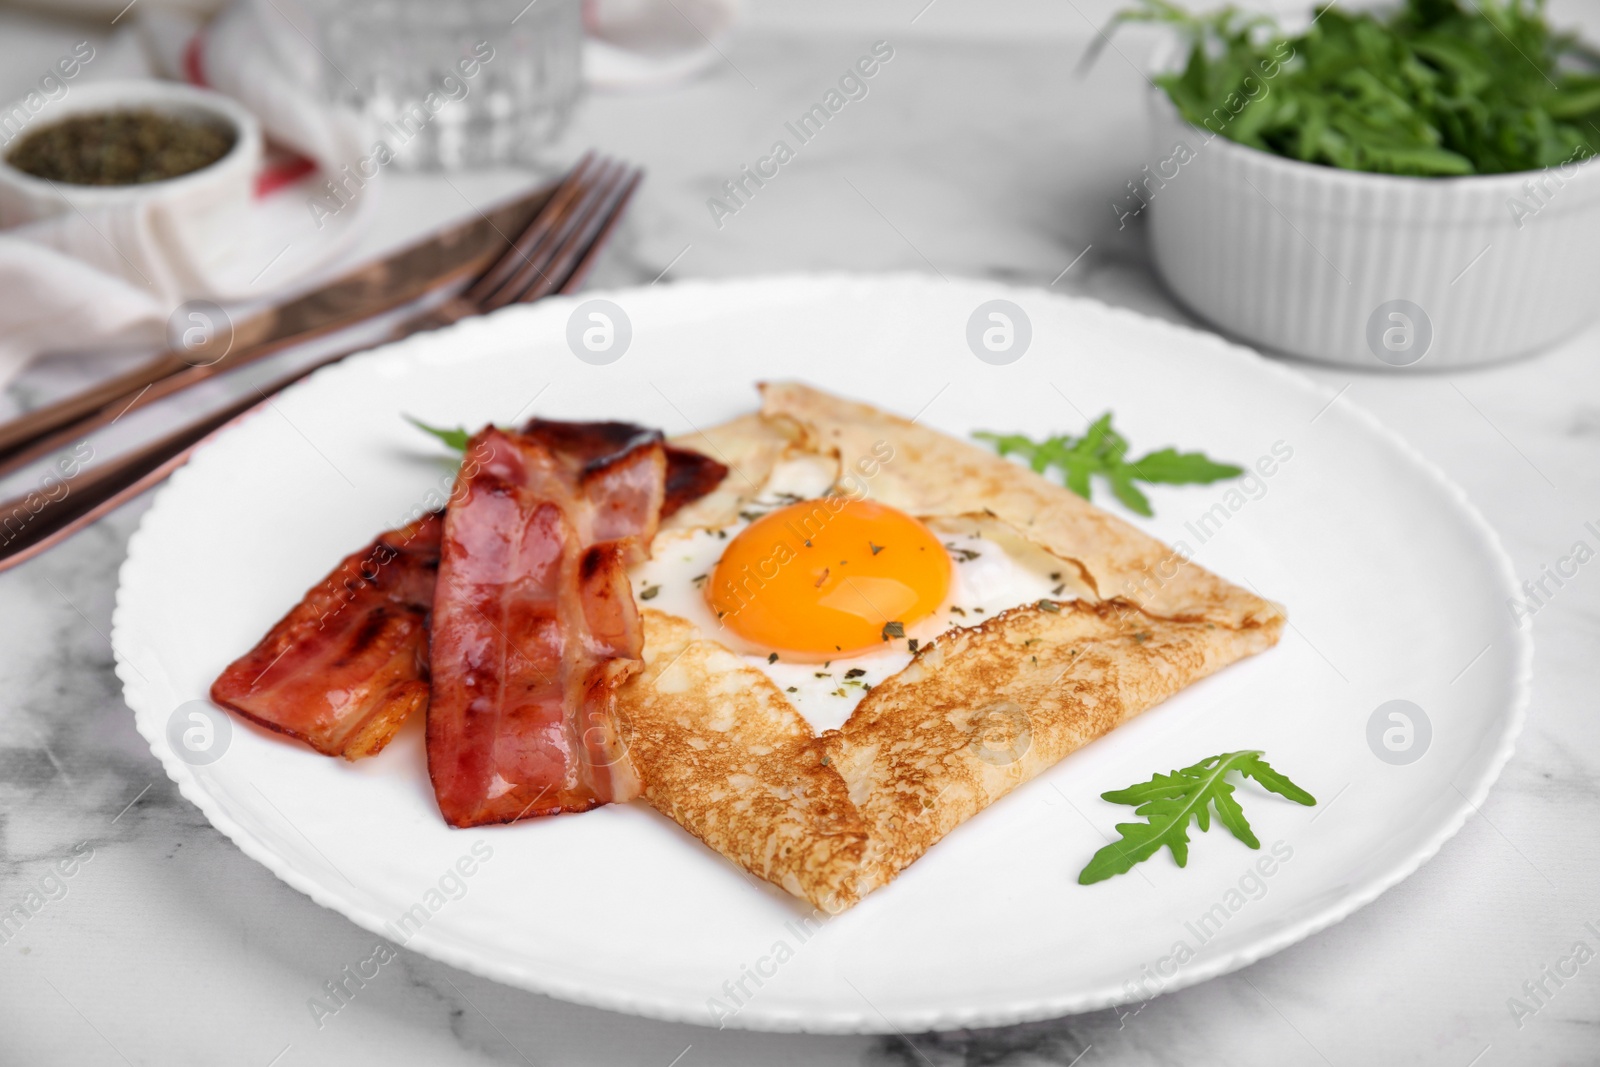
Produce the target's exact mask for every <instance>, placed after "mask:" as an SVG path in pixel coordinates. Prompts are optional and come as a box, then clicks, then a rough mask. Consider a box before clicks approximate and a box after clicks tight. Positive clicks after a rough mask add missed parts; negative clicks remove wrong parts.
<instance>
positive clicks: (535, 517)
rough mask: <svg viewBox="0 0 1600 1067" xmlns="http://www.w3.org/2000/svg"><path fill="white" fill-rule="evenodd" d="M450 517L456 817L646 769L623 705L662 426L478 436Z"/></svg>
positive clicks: (547, 800)
mask: <svg viewBox="0 0 1600 1067" xmlns="http://www.w3.org/2000/svg"><path fill="white" fill-rule="evenodd" d="M468 454H469V456H471V457H473V459H472V460H469V462H468V464H464V465H463V467H462V471H461V475H460V477H459V479H458V482H457V485H456V490H455V493H454V496H453V500H454V503H452V505H451V507H450V509H449V512H448V514H447V516H446V519H445V530H444V539H443V544H442V554H441V560H440V568H439V585H438V590H437V593H436V595H435V603H434V612H435V616H434V631H433V639H432V658H433V662H434V664H435V665H436V668H435V672H434V680H433V700H432V703H431V704H430V706H429V710H428V772H429V775H430V776H431V778H432V779H433V785H434V793H435V795H436V797H437V798H438V801H439V810H440V812H441V813H442V814H443V815H444V817H445V821H446V822H449V823H450V824H451V825H453V826H477V825H482V824H485V823H496V822H511V821H514V820H516V819H520V818H523V817H525V816H529V815H549V814H555V813H558V812H563V811H585V810H587V809H589V808H592V807H595V806H597V805H600V804H604V803H608V802H611V801H624V800H629V799H632V798H633V797H634V796H637V795H638V793H639V780H638V776H637V774H636V773H635V772H634V768H633V764H632V762H631V761H630V760H629V759H628V756H627V750H626V745H625V744H624V743H623V740H622V738H621V736H620V733H619V730H618V722H617V716H616V713H615V691H616V688H617V687H618V686H619V685H621V684H622V683H623V682H624V681H626V680H627V679H628V678H629V677H630V676H631V675H632V674H633V673H634V672H636V671H637V670H638V669H639V667H640V665H641V657H642V654H643V648H644V633H643V629H642V627H641V625H640V622H639V616H638V610H637V608H636V606H635V605H634V602H633V594H632V590H631V588H630V587H629V585H628V578H627V567H628V565H629V564H630V563H633V562H636V561H638V560H641V559H643V558H645V557H646V556H647V555H648V546H649V542H650V539H651V538H652V537H654V536H655V532H656V526H657V524H658V523H659V521H660V516H661V509H662V505H663V503H664V501H665V495H666V478H667V454H666V448H665V446H664V445H663V443H662V441H661V437H660V435H659V434H655V433H651V432H645V431H640V430H639V429H638V428H637V427H631V426H625V425H623V424H606V423H601V424H589V425H587V426H586V425H585V424H573V423H550V422H536V423H534V424H530V425H529V426H528V427H527V428H526V432H525V433H523V434H520V435H508V434H506V433H504V432H502V431H500V430H496V429H493V428H489V429H486V430H484V431H483V432H482V433H480V434H478V435H477V436H476V437H475V438H473V441H472V444H471V445H470V446H469V451H468Z"/></svg>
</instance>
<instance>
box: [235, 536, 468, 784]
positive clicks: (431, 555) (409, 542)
mask: <svg viewBox="0 0 1600 1067" xmlns="http://www.w3.org/2000/svg"><path fill="white" fill-rule="evenodd" d="M443 526H444V520H443V514H442V513H441V512H433V513H431V514H429V515H426V516H424V517H423V518H421V519H419V520H417V521H416V522H414V523H412V524H411V525H409V526H406V527H403V528H401V529H399V530H391V531H389V532H388V533H385V534H382V535H380V536H379V537H378V538H377V539H376V540H375V541H373V542H372V543H371V544H370V545H368V546H366V547H365V548H363V549H362V550H361V551H359V552H356V553H353V554H352V555H350V556H347V557H345V559H344V561H343V562H341V563H340V564H339V566H337V567H336V568H334V570H333V572H332V573H331V574H329V575H328V576H327V577H326V578H325V579H323V580H322V581H321V582H319V583H318V584H317V585H315V586H313V587H312V588H311V590H310V591H309V592H307V593H306V595H305V597H304V598H303V599H302V600H301V601H300V603H298V604H296V605H295V606H294V608H293V609H291V610H290V612H289V614H287V615H285V616H284V617H283V619H282V620H281V621H279V623H278V624H277V625H276V626H274V627H273V628H272V629H271V630H270V631H269V632H268V633H267V636H266V637H264V638H262V639H261V642H260V643H259V644H257V645H256V647H255V648H253V649H251V650H250V651H249V652H247V653H245V655H244V656H242V657H241V658H239V659H237V660H235V661H234V662H233V663H232V664H230V665H229V666H228V668H227V669H226V670H224V671H223V672H222V674H221V676H219V677H218V678H217V680H216V682H215V683H213V684H212V686H211V699H212V700H214V701H216V702H217V703H218V704H220V705H222V706H223V707H226V708H231V709H233V710H234V711H236V712H238V713H239V714H241V715H243V716H245V717H246V718H247V719H250V720H252V721H254V722H257V723H259V724H261V725H262V726H265V727H267V728H268V729H269V730H276V731H278V732H279V733H284V734H288V735H289V736H291V737H296V738H299V739H300V740H302V741H304V742H305V743H306V744H308V745H310V746H311V747H312V748H314V749H316V750H317V751H318V752H321V753H324V754H326V755H329V756H343V757H345V758H346V759H351V760H353V759H359V758H360V757H362V756H371V755H374V754H376V753H377V752H379V751H381V750H382V749H383V746H384V745H386V744H388V743H389V739H390V738H392V737H393V736H394V734H395V731H397V730H398V729H399V728H400V724H401V723H402V722H404V721H405V718H406V716H407V715H409V714H411V713H412V712H413V711H416V710H418V709H420V708H424V707H426V706H427V703H428V681H427V679H428V616H429V613H430V612H431V610H432V607H433V589H434V576H435V573H436V572H437V569H438V566H439V537H440V534H441V531H442V529H443Z"/></svg>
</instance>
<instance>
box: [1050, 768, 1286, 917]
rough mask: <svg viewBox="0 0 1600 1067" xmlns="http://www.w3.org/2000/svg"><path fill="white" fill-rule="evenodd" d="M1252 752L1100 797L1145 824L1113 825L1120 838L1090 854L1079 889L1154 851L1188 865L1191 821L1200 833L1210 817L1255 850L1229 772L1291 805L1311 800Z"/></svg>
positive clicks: (1130, 866) (1129, 866)
mask: <svg viewBox="0 0 1600 1067" xmlns="http://www.w3.org/2000/svg"><path fill="white" fill-rule="evenodd" d="M1262 756H1263V753H1261V752H1260V751H1258V750H1245V751H1241V752H1224V753H1222V754H1221V755H1220V756H1210V757H1207V758H1206V759H1203V760H1201V761H1200V762H1199V763H1196V764H1195V765H1194V766H1192V767H1185V768H1184V769H1183V770H1181V771H1173V772H1172V773H1171V774H1157V775H1155V776H1154V777H1152V778H1151V779H1150V780H1149V781H1148V782H1140V783H1138V784H1137V785H1130V786H1128V787H1127V788H1126V789H1113V790H1112V791H1111V792H1109V793H1101V794H1100V796H1101V797H1102V798H1103V799H1105V800H1109V801H1111V802H1112V803H1113V804H1131V805H1133V806H1134V814H1135V815H1139V816H1142V817H1143V818H1144V819H1145V821H1144V822H1142V823H1140V822H1125V823H1118V824H1117V832H1118V833H1120V834H1121V835H1122V840H1120V841H1114V842H1112V843H1111V844H1109V845H1107V846H1106V847H1105V848H1102V849H1101V850H1100V851H1099V852H1096V853H1095V854H1094V858H1093V859H1091V860H1090V861H1089V864H1088V866H1086V867H1084V869H1083V870H1082V871H1080V872H1079V874H1078V884H1079V885H1093V884H1094V883H1095V882H1103V881H1105V880H1106V879H1107V878H1110V877H1112V876H1114V875H1118V874H1126V873H1127V872H1128V871H1131V870H1132V869H1133V865H1134V864H1135V863H1142V862H1143V861H1145V860H1147V859H1149V858H1150V857H1152V856H1154V855H1155V854H1156V853H1157V852H1160V851H1161V849H1162V847H1163V846H1165V847H1166V848H1168V849H1169V850H1171V852H1172V858H1173V860H1174V861H1175V862H1176V863H1177V864H1178V866H1179V867H1184V866H1187V865H1188V862H1189V823H1190V821H1191V820H1193V821H1194V822H1195V823H1197V824H1198V825H1199V827H1200V831H1201V832H1202V833H1204V832H1206V831H1207V830H1209V829H1211V814H1212V812H1213V811H1215V813H1216V818H1217V822H1219V823H1221V824H1222V825H1223V826H1225V827H1227V828H1228V830H1229V832H1230V833H1232V834H1233V836H1234V837H1236V838H1238V839H1239V840H1240V841H1243V842H1244V843H1245V844H1246V845H1249V846H1250V847H1251V848H1260V847H1261V842H1260V841H1258V840H1256V835H1255V833H1254V832H1253V831H1252V830H1251V829H1250V823H1249V821H1248V820H1246V819H1245V817H1244V809H1243V808H1241V807H1240V806H1239V801H1238V800H1237V799H1236V798H1235V797H1234V795H1233V790H1234V786H1233V783H1231V782H1229V781H1228V780H1227V777H1228V773H1229V772H1230V771H1238V772H1239V774H1240V775H1241V776H1243V777H1245V778H1254V779H1255V780H1256V781H1257V782H1258V783H1260V785H1261V786H1262V787H1263V788H1265V789H1267V790H1269V791H1271V792H1273V793H1277V794H1278V795H1279V796H1282V797H1286V798H1288V799H1289V800H1292V801H1294V802H1295V803H1296V804H1304V805H1306V806H1307V807H1315V806H1316V803H1317V801H1316V798H1315V797H1313V796H1312V795H1311V794H1310V793H1307V792H1306V791H1305V790H1304V789H1301V788H1300V787H1299V786H1297V785H1295V784H1294V783H1293V782H1291V781H1290V780H1289V779H1288V777H1287V776H1285V775H1283V774H1280V773H1279V772H1278V771H1275V770H1273V768H1272V767H1271V766H1270V765H1269V764H1268V763H1267V761H1266V760H1265V759H1263V758H1262Z"/></svg>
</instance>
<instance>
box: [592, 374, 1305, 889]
mask: <svg viewBox="0 0 1600 1067" xmlns="http://www.w3.org/2000/svg"><path fill="white" fill-rule="evenodd" d="M761 391H762V406H761V410H760V413H759V414H758V415H747V416H743V417H741V418H738V419H735V420H733V421H731V422H729V423H725V424H723V425H722V426H718V427H712V428H709V429H706V430H704V431H699V432H697V433H695V434H693V435H691V436H687V437H685V438H683V439H682V440H681V441H680V442H679V443H680V444H682V445H684V446H685V447H689V448H694V449H697V450H699V451H701V452H704V453H706V454H707V455H710V456H713V457H715V458H716V459H718V460H720V461H721V462H722V463H724V464H725V465H726V466H727V467H728V468H729V473H728V475H727V477H726V478H725V479H724V480H723V482H722V483H721V484H720V485H719V486H718V487H717V489H716V490H714V491H713V492H712V493H710V494H709V495H707V496H705V497H703V498H702V499H701V500H699V501H698V502H697V503H695V504H694V505H691V506H690V507H687V508H685V509H683V511H681V512H680V513H678V514H677V515H675V516H673V519H672V520H671V521H670V522H669V523H666V524H664V525H667V526H678V527H695V526H698V527H718V526H722V525H726V524H728V523H730V522H732V521H733V520H734V519H735V518H736V517H737V515H738V512H739V511H740V509H741V508H742V507H743V506H744V505H745V504H746V503H747V502H748V501H750V500H753V499H755V498H756V497H758V496H760V495H761V493H762V489H763V486H764V485H765V483H766V480H767V478H768V476H769V475H770V474H771V472H772V470H773V468H774V467H775V466H776V465H777V464H778V463H779V462H780V461H781V460H783V459H784V458H786V457H790V456H793V455H796V454H805V453H809V454H812V455H815V456H821V457H824V458H827V459H830V460H832V461H834V462H836V463H837V464H838V467H839V478H838V482H837V484H838V485H839V487H840V488H841V490H842V491H848V492H850V493H851V494H852V495H856V496H864V497H866V498H868V499H872V500H877V501H880V502H882V503H885V504H888V505H891V506H893V507H896V508H899V509H900V510H902V511H905V512H907V513H909V514H911V515H915V516H917V517H918V518H921V519H925V520H932V519H958V518H976V519H982V520H985V521H989V522H998V523H1002V524H1004V525H1006V526H1009V527H1011V528H1012V529H1013V530H1015V531H1016V532H1017V533H1018V534H1019V535H1021V536H1022V537H1024V538H1026V539H1027V540H1028V541H1031V542H1032V543H1033V544H1035V545H1037V546H1039V547H1040V548H1042V549H1044V550H1045V551H1047V552H1049V553H1051V554H1052V555H1054V556H1056V557H1057V558H1059V559H1060V560H1061V561H1062V562H1063V564H1065V565H1066V567H1065V568H1064V573H1065V574H1067V575H1068V576H1069V577H1070V578H1071V581H1070V582H1069V584H1070V586H1071V587H1072V589H1073V592H1074V593H1075V594H1076V599H1070V600H1062V601H1045V602H1041V603H1039V604H1030V605H1025V606H1021V607H1017V608H1013V609H1011V610H1009V611H1006V612H1004V613H1002V614H1000V615H997V616H995V617H993V618H990V619H988V620H986V621H984V622H983V623H981V624H979V625H977V626H972V627H958V628H955V629H952V630H950V631H948V632H947V633H945V634H943V635H941V636H940V637H939V638H937V639H936V640H935V641H933V642H931V643H929V644H926V645H924V646H923V647H922V648H921V649H920V650H919V651H918V653H917V655H916V657H915V659H914V660H913V662H912V663H911V664H910V665H908V666H907V667H906V668H905V669H904V670H902V671H900V672H899V673H898V674H896V675H893V676H892V677H890V678H888V679H886V680H885V681H884V682H882V683H880V684H879V685H877V686H874V687H873V688H872V690H871V691H870V692H869V693H867V694H866V695H865V696H864V697H863V698H862V700H861V702H860V704H858V705H857V707H856V709H855V711H854V712H853V713H852V715H851V717H850V718H849V720H848V721H847V722H846V723H845V724H844V726H843V727H841V728H840V729H838V730H829V731H826V732H824V733H823V734H822V735H821V736H820V737H814V736H812V731H811V729H810V727H809V725H808V724H807V723H806V721H805V720H804V719H803V718H802V717H801V716H800V714H799V713H798V711H796V710H795V708H794V707H793V706H792V705H791V704H790V703H789V701H788V700H787V698H786V697H785V696H784V695H783V693H782V692H780V691H779V690H778V689H777V687H776V686H774V685H773V684H772V682H771V681H770V680H769V679H768V678H767V676H766V675H765V674H764V673H763V672H762V671H761V670H760V669H758V668H756V667H754V666H752V665H750V664H749V663H747V662H746V661H745V660H743V659H742V658H741V657H740V656H738V655H736V654H735V653H733V652H731V651H730V650H728V649H727V648H725V647H723V646H722V645H720V644H719V643H718V642H716V641H714V640H712V639H711V638H709V637H707V636H706V635H704V634H701V633H699V631H698V629H697V628H696V627H695V626H694V625H693V624H692V623H689V622H687V621H686V620H683V619H679V618H676V617H674V616H670V615H666V614H664V613H661V612H656V611H647V612H646V613H645V620H646V637H645V650H644V661H645V669H644V670H643V671H642V672H641V673H640V674H638V675H637V676H635V677H634V678H633V679H632V680H631V681H630V682H629V683H628V684H626V685H624V686H623V687H622V688H621V690H619V692H618V712H619V714H620V715H621V716H622V717H623V718H624V719H625V720H626V722H627V724H628V726H627V729H628V730H629V731H630V740H629V745H630V754H631V755H632V756H633V758H634V761H635V764H636V766H637V767H638V768H639V771H640V774H641V777H642V779H643V781H644V797H645V799H646V800H647V801H648V802H649V803H650V804H652V805H653V806H654V807H656V808H657V809H658V810H660V811H661V812H663V813H664V814H666V815H668V816H669V817H671V818H673V819H674V820H676V821H677V822H678V823H679V824H680V825H682V826H683V827H684V828H685V829H687V830H688V831H689V832H691V833H693V834H694V835H695V836H697V837H699V838H700V839H701V840H702V841H704V842H705V843H706V844H707V845H709V846H711V847H712V848H714V849H716V850H717V851H718V852H720V853H722V854H723V855H724V856H726V857H727V858H728V859H730V860H732V861H733V862H734V863H736V864H738V865H739V866H740V867H742V868H743V869H745V870H746V871H749V872H750V873H751V874H754V875H756V876H758V877H760V878H764V879H766V880H767V881H770V882H772V883H773V884H775V885H778V886H781V887H782V888H783V889H785V890H787V891H788V892H790V893H793V894H794V895H796V896H799V897H802V898H804V899H806V900H808V901H810V902H811V903H813V904H815V905H816V906H817V907H819V908H822V909H824V910H826V911H829V912H837V911H840V910H843V909H844V908H847V907H849V906H851V905H852V904H854V903H855V902H857V901H858V900H860V899H861V897H863V896H865V895H866V894H867V893H870V892H871V891H872V890H874V889H877V888H879V887H881V886H883V885H884V884H886V883H887V882H889V881H890V880H891V879H893V878H894V877H895V876H896V875H897V874H898V873H899V872H900V871H901V870H903V869H904V868H905V867H906V866H908V865H909V864H911V863H912V862H914V861H915V860H916V859H917V858H918V857H920V856H921V855H922V854H923V853H925V852H926V851H927V850H928V849H929V848H930V847H932V845H933V844H934V843H936V842H937V841H938V840H939V839H940V838H942V837H943V836H944V835H945V834H947V833H949V832H950V831H951V830H952V829H954V828H955V827H956V826H958V825H960V824H961V823H962V822H964V821H965V820H966V819H968V818H970V817H971V816H973V815H974V814H976V813H977V812H979V811H981V810H982V809H983V808H985V807H987V806H988V805H989V804H992V803H993V802H994V801H995V800H997V799H999V798H1000V797H1001V796H1003V795H1004V794H1006V793H1007V792H1009V791H1010V790H1012V789H1014V788H1016V787H1017V786H1018V785H1021V784H1022V783H1023V782H1026V781H1028V780H1030V779H1032V778H1034V777H1035V776H1037V775H1038V774H1040V773H1041V772H1043V771H1044V770H1046V769H1048V768H1049V767H1051V766H1053V765H1054V764H1055V763H1056V762H1057V761H1058V760H1060V759H1061V758H1062V757H1064V756H1066V755H1067V754H1069V753H1071V752H1073V751H1075V750H1076V749H1078V748H1081V747H1082V746H1083V745H1085V744H1087V743H1089V742H1090V741H1092V740H1094V739H1095V738H1097V737H1100V736H1101V735H1103V734H1105V733H1106V732H1107V731H1109V730H1112V729H1114V728H1115V727H1117V726H1118V725H1120V724H1122V723H1123V722H1126V721H1127V720H1128V719H1130V718H1132V717H1133V716H1135V715H1137V714H1139V713H1140V712H1142V711H1145V710H1147V709H1149V708H1151V707H1153V706H1155V705H1156V704H1158V703H1160V702H1161V701H1162V700H1165V699H1166V698H1167V697H1169V696H1171V695H1172V694H1173V693H1175V692H1177V691H1178V690H1180V689H1182V688H1184V687H1185V686H1187V685H1189V684H1190V683H1192V682H1194V681H1196V680H1198V679H1200V678H1203V677H1205V676H1206V675H1208V674H1211V673H1213V672H1215V671H1217V670H1219V669H1221V668H1222V667H1225V666H1227V665H1228V664H1229V663H1232V662H1234V661H1236V660H1239V659H1242V658H1243V657H1245V656H1248V655H1251V654H1253V653H1256V652H1259V651H1262V650H1263V649H1266V648H1269V647H1271V646H1272V645H1273V644H1275V643H1276V642H1277V640H1278V637H1279V634H1280V632H1281V630H1282V628H1283V623H1284V620H1285V616H1284V612H1283V609H1282V608H1281V607H1279V606H1278V605H1276V604H1273V603H1271V602H1270V601H1267V600H1264V599H1262V598H1261V597H1258V596H1256V595H1255V594H1254V593H1251V592H1249V591H1248V590H1245V589H1241V588H1240V587H1238V586H1235V585H1233V584H1231V583H1229V582H1227V581H1224V580H1223V579H1221V578H1219V577H1217V576H1216V575H1214V574H1212V573H1210V572H1209V571H1207V570H1205V569H1204V568H1202V567H1200V566H1198V565H1196V564H1194V563H1191V562H1188V561H1187V560H1184V559H1182V557H1180V556H1178V555H1177V554H1176V553H1175V552H1174V551H1173V550H1172V549H1171V548H1169V547H1168V546H1167V545H1165V544H1163V543H1162V542H1160V541H1158V540H1156V539H1155V538H1152V537H1150V536H1148V535H1147V534H1144V533H1142V532H1141V531H1139V530H1138V529H1136V528H1135V527H1133V526H1131V525H1129V524H1128V523H1126V522H1124V521H1122V520H1121V519H1119V518H1117V517H1116V516H1114V515H1111V514H1109V513H1108V512H1105V511H1102V510H1100V509H1099V508H1097V507H1095V506H1094V505H1093V504H1091V503H1089V502H1088V501H1086V500H1084V499H1082V498H1081V497H1079V496H1077V495H1076V494H1075V493H1073V492H1071V491H1070V490H1068V489H1066V488H1064V487H1062V486H1059V485H1056V484H1054V483H1052V482H1049V481H1047V480H1046V479H1044V478H1043V477H1041V476H1040V475H1038V474H1035V473H1033V472H1032V471H1030V470H1028V469H1026V468H1024V467H1022V466H1020V465H1018V464H1016V463H1013V462H1011V461H1009V460H1007V459H1004V458H1002V457H1000V456H997V455H995V454H994V453H992V452H990V451H988V450H987V449H984V448H981V447H978V446H975V445H972V444H969V443H967V442H965V441H960V440H957V439H955V438H952V437H949V436H947V435H945V434H942V433H939V432H938V431H936V430H932V429H929V428H927V427H924V426H920V425H917V424H915V423H913V422H910V421H907V420H905V419H902V418H899V417H897V416H894V415H890V414H888V413H886V412H883V411H880V410H878V409H876V408H873V407H871V406H869V405H866V404H861V403H857V402H854V401H848V400H844V399H841V398H839V397H835V396H831V395H829V394H827V393H824V392H822V391H820V390H816V389H813V388H810V387H808V386H805V385H800V384H796V383H781V384H768V385H763V386H762V387H761ZM884 455H887V456H888V457H889V458H888V459H885V460H882V461H881V462H878V463H876V464H875V465H874V466H873V467H872V471H871V476H870V477H866V476H865V475H866V474H867V467H865V466H861V467H859V468H858V467H857V464H859V463H861V462H862V460H863V458H864V457H882V456H884Z"/></svg>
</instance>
